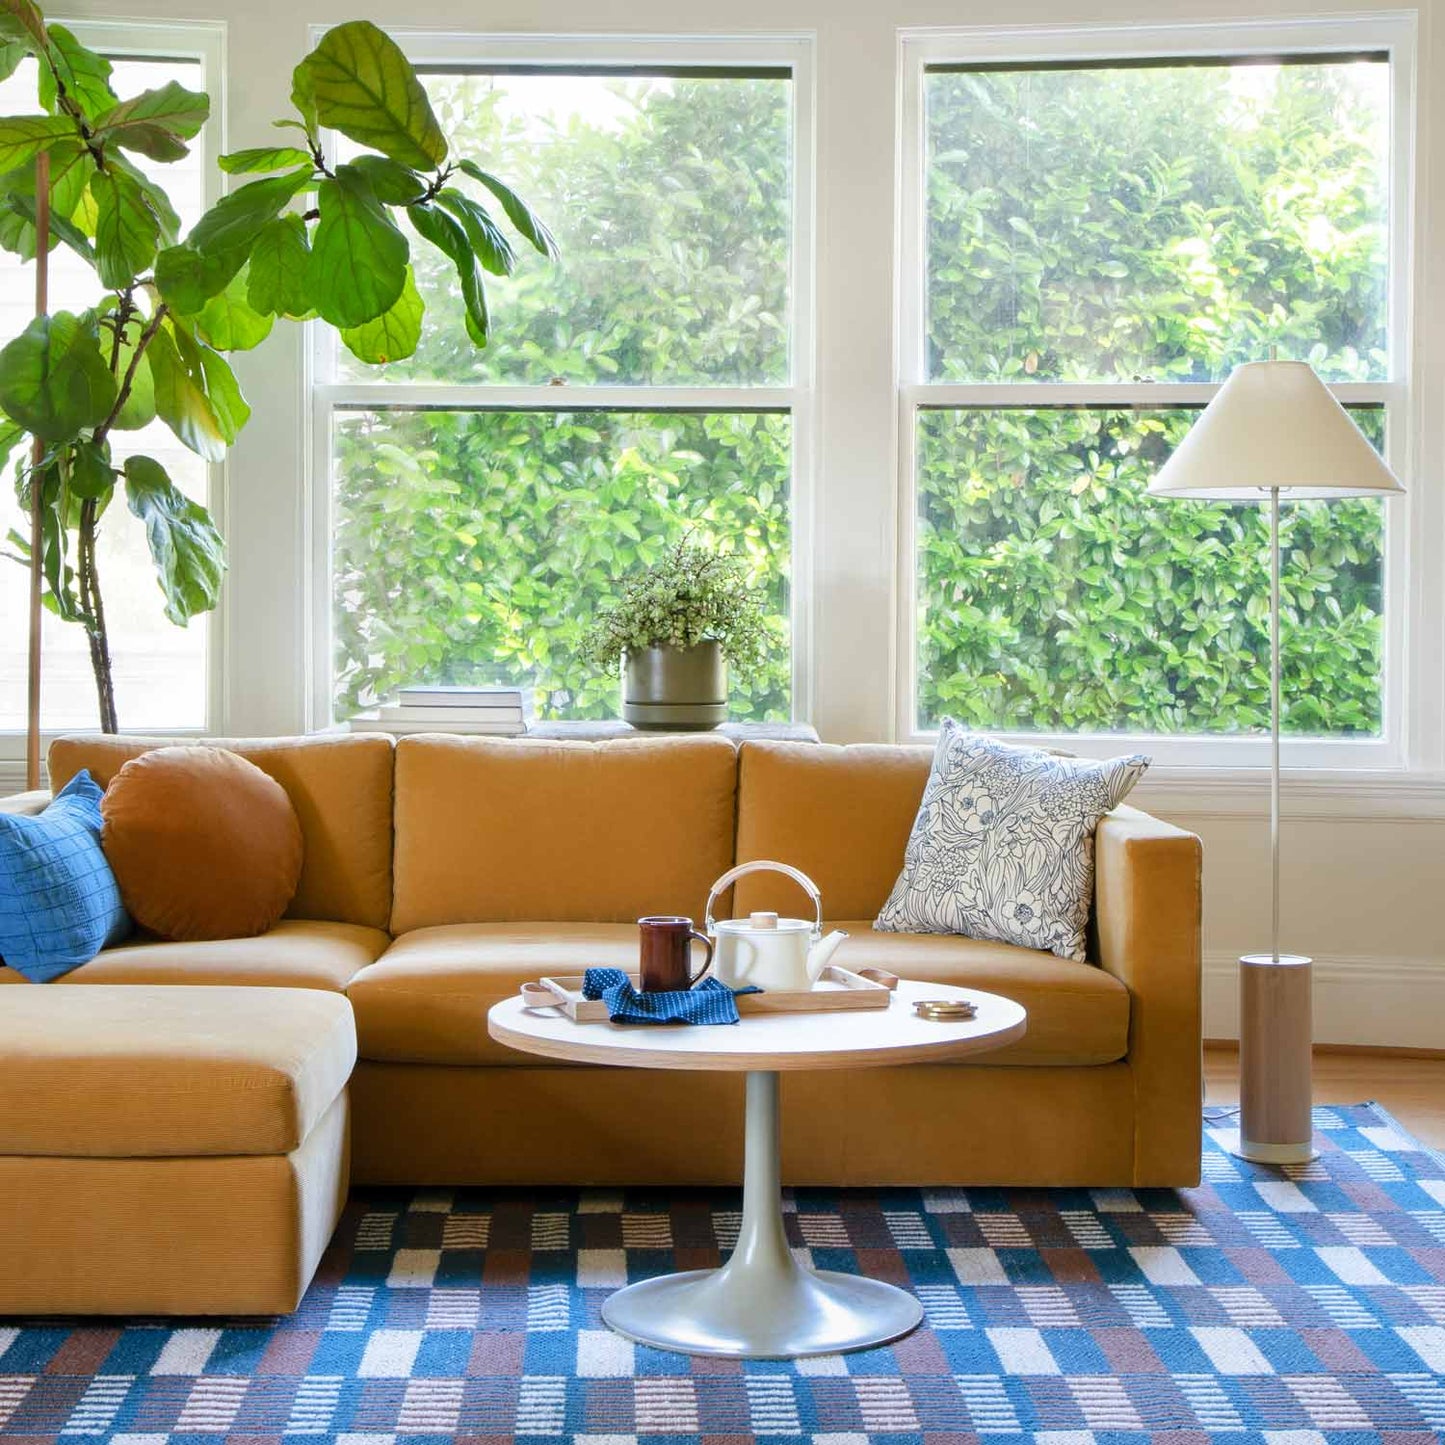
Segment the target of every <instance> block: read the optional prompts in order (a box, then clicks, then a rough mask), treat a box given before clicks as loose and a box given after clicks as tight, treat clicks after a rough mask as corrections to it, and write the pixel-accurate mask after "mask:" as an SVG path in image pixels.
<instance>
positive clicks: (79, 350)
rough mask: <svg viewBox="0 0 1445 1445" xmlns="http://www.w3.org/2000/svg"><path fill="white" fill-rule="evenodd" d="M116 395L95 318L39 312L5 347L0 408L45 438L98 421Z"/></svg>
mask: <svg viewBox="0 0 1445 1445" xmlns="http://www.w3.org/2000/svg"><path fill="white" fill-rule="evenodd" d="M115 396H116V386H115V378H114V377H113V376H112V375H111V374H110V367H109V366H107V365H106V360H105V357H104V356H103V355H102V354H101V350H100V333H99V330H98V328H97V325H96V322H95V320H94V318H93V317H87V318H82V317H79V316H73V315H72V314H71V313H70V312H68V311H56V312H54V313H52V314H51V315H49V316H37V317H36V318H35V320H33V321H32V322H31V323H30V325H29V326H27V327H26V328H25V330H24V331H22V332H21V333H20V335H19V336H17V337H16V338H15V340H14V341H12V342H11V343H10V344H9V345H8V346H7V347H5V348H4V350H3V351H0V407H3V408H4V409H5V412H6V414H7V415H8V416H10V417H11V418H12V419H13V420H15V421H17V422H19V423H20V425H21V426H23V427H24V428H25V430H26V431H28V432H30V433H31V435H33V436H38V437H40V438H42V439H43V440H45V441H49V442H61V441H68V440H69V439H70V438H71V437H74V436H75V435H77V434H78V433H79V432H80V431H81V430H82V429H84V428H86V427H94V426H99V425H100V423H101V422H102V421H104V420H105V418H106V416H107V414H108V413H109V411H110V409H111V407H112V406H113V405H114V404H115Z"/></svg>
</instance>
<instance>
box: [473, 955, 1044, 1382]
mask: <svg viewBox="0 0 1445 1445" xmlns="http://www.w3.org/2000/svg"><path fill="white" fill-rule="evenodd" d="M920 998H967V999H970V1000H972V1001H973V1002H974V1003H975V1004H976V1005H977V1006H978V1014H977V1017H976V1018H973V1019H971V1020H968V1021H966V1022H950V1023H935V1022H932V1021H930V1020H927V1019H922V1018H919V1017H918V1016H917V1015H916V1014H915V1013H914V1011H913V1003H914V1001H915V1000H916V999H920ZM1025 1021H1026V1016H1025V1013H1024V1010H1023V1008H1022V1007H1021V1006H1020V1005H1019V1004H1016V1003H1014V1002H1013V1001H1012V1000H1011V999H1006V998H1000V997H999V996H998V995H997V994H991V993H982V992H980V991H979V990H978V989H971V988H970V989H961V988H951V987H949V986H948V985H946V984H936V983H927V984H925V983H912V982H909V981H907V980H904V981H903V982H901V983H900V984H899V985H898V990H897V992H896V993H895V994H894V995H893V998H892V999H891V1001H890V1004H889V1007H888V1008H886V1009H868V1010H863V1009H859V1010H856V1011H850V1012H837V1013H811V1014H789V1013H778V1014H753V1015H749V1016H747V1017H745V1018H743V1020H742V1021H741V1022H740V1023H738V1024H736V1025H720V1026H709V1025H694V1024H685V1025H679V1024H668V1025H661V1024H657V1025H653V1024H642V1025H637V1024H632V1025H626V1024H612V1023H607V1022H601V1023H584V1024H578V1023H573V1022H572V1021H571V1020H570V1019H569V1018H567V1017H566V1016H565V1015H563V1014H562V1013H561V1012H560V1011H559V1010H557V1009H552V1008H543V1009H532V1008H528V1007H527V1006H526V1005H525V1004H524V1003H523V1002H522V1000H521V998H520V997H518V998H511V999H505V1000H503V1002H501V1003H499V1004H496V1005H495V1006H494V1007H493V1008H492V1010H491V1012H490V1013H489V1014H488V1015H487V1030H488V1032H489V1033H490V1034H491V1036H492V1037H493V1038H494V1039H496V1040H498V1041H499V1042H501V1043H504V1044H509V1045H510V1046H511V1047H512V1048H514V1049H521V1050H523V1051H524V1052H525V1053H529V1054H538V1055H540V1056H541V1057H543V1058H548V1059H568V1060H572V1061H574V1062H577V1063H587V1064H612V1065H616V1066H620V1067H623V1068H633V1069H741V1070H746V1072H747V1076H748V1079H747V1134H746V1149H745V1156H744V1165H743V1218H742V1226H741V1228H740V1229H739V1232H738V1242H737V1247H736V1248H735V1249H734V1250H733V1252H732V1255H731V1257H730V1258H729V1259H728V1262H727V1263H726V1264H725V1265H723V1266H722V1268H721V1269H700V1270H690V1271H688V1272H686V1273H684V1274H671V1275H662V1276H660V1277H659V1278H656V1279H647V1280H642V1281H641V1282H640V1283H638V1284H632V1285H628V1286H627V1288H625V1289H622V1290H619V1291H618V1292H617V1293H616V1294H614V1295H613V1296H612V1297H611V1298H610V1299H609V1300H608V1301H607V1303H606V1304H604V1305H603V1307H602V1318H603V1319H604V1320H605V1321H606V1322H607V1323H608V1324H609V1325H610V1326H611V1327H612V1328H613V1329H614V1330H616V1331H617V1332H618V1334H621V1335H626V1336H627V1337H628V1338H629V1339H632V1340H636V1341H638V1343H640V1344H644V1345H651V1346H653V1347H654V1348H655V1349H660V1350H679V1351H681V1352H682V1353H683V1354H688V1355H728V1356H734V1357H741V1358H746V1359H774V1360H776V1359H796V1358H798V1357H800V1356H803V1355H831V1354H837V1353H840V1352H841V1351H844V1350H864V1349H869V1348H871V1347H873V1346H875V1345H884V1344H887V1343H888V1342H889V1341H890V1340H896V1339H898V1338H899V1337H900V1336H902V1335H906V1334H907V1333H908V1332H909V1331H910V1330H912V1329H914V1328H916V1327H917V1325H918V1324H919V1322H920V1321H921V1320H922V1318H923V1309H922V1307H921V1306H920V1305H919V1303H918V1301H917V1300H916V1299H914V1297H913V1296H912V1295H910V1294H907V1293H906V1292H905V1291H903V1290H901V1289H898V1288H896V1287H895V1286H893V1285H891V1284H886V1283H884V1282H883V1281H882V1280H876V1279H865V1278H861V1277H859V1276H857V1275H851V1274H840V1273H838V1272H836V1271H834V1270H813V1269H809V1268H807V1267H806V1266H804V1265H801V1264H799V1263H798V1262H797V1260H795V1259H794V1258H793V1254H792V1251H791V1250H790V1249H789V1248H788V1241H787V1236H786V1234H785V1233H784V1230H783V1210H782V1189H781V1181H780V1177H779V1162H778V1074H779V1073H780V1072H781V1071H782V1070H784V1069H847V1068H858V1067H860V1066H870V1067H872V1066H882V1065H887V1064H917V1063H926V1062H928V1061H930V1060H934V1059H937V1060H944V1059H956V1058H961V1057H962V1056H963V1055H965V1054H975V1053H983V1052H984V1051H985V1050H988V1049H996V1048H999V1047H1000V1046H1001V1045H1003V1044H1006V1043H1009V1042H1011V1041H1012V1040H1013V1039H1016V1038H1018V1037H1020V1035H1022V1034H1023V1032H1024V1028H1025ZM959 1127H960V1128H962V1127H964V1121H963V1120H960V1121H959Z"/></svg>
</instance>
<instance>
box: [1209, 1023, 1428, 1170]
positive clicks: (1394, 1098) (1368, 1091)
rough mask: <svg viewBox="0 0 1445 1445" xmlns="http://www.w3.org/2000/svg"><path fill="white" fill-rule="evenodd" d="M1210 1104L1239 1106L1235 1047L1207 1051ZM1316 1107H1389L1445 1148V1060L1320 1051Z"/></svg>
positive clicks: (1409, 1125) (1404, 1122)
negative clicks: (1333, 1105)
mask: <svg viewBox="0 0 1445 1445" xmlns="http://www.w3.org/2000/svg"><path fill="white" fill-rule="evenodd" d="M1204 1081H1205V1105H1206V1107H1208V1106H1210V1105H1220V1104H1235V1103H1238V1102H1239V1055H1238V1053H1237V1052H1236V1051H1235V1049H1234V1047H1233V1046H1232V1045H1223V1044H1220V1045H1215V1044H1210V1045H1208V1046H1207V1047H1206V1048H1205V1050H1204ZM1314 1095H1315V1103H1316V1104H1362V1103H1364V1102H1365V1101H1366V1100H1373V1101H1374V1102H1375V1103H1377V1104H1383V1105H1384V1106H1385V1108H1387V1109H1388V1110H1389V1111H1390V1113H1392V1114H1393V1115H1394V1116H1395V1118H1396V1119H1398V1120H1399V1122H1400V1123H1401V1124H1402V1125H1403V1126H1404V1127H1405V1128H1406V1129H1408V1130H1409V1131H1410V1133H1412V1134H1413V1135H1414V1136H1415V1137H1416V1138H1417V1139H1423V1140H1424V1141H1425V1143H1427V1144H1431V1145H1433V1146H1434V1147H1435V1148H1437V1149H1445V1058H1410V1057H1402V1056H1400V1055H1398V1054H1366V1053H1343V1054H1337V1053H1324V1052H1319V1051H1317V1052H1316V1053H1315V1066H1314Z"/></svg>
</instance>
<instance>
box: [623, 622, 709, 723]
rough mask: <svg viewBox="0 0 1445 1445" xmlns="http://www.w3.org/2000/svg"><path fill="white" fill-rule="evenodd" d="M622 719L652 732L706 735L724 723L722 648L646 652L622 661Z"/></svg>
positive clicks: (702, 646)
mask: <svg viewBox="0 0 1445 1445" xmlns="http://www.w3.org/2000/svg"><path fill="white" fill-rule="evenodd" d="M622 717H623V720H624V721H626V722H629V723H631V724H632V726H633V727H635V728H641V729H643V730H644V731H647V730H652V731H656V732H705V731H707V729H708V728H715V727H717V726H718V724H719V723H725V722H726V721H727V720H728V669H727V663H726V662H724V661H723V655H722V646H721V644H719V643H716V642H699V643H698V644H697V645H696V646H695V647H649V648H646V649H645V650H644V651H642V652H629V653H627V654H626V656H625V657H624V658H623V670H622Z"/></svg>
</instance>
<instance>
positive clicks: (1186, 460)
mask: <svg viewBox="0 0 1445 1445" xmlns="http://www.w3.org/2000/svg"><path fill="white" fill-rule="evenodd" d="M1403 490H1404V488H1402V487H1401V485H1400V483H1399V482H1398V481H1397V480H1396V479H1395V476H1394V474H1393V473H1392V472H1391V471H1390V469H1389V467H1387V466H1386V465H1385V463H1384V462H1383V461H1382V460H1381V459H1380V456H1379V453H1377V452H1376V451H1375V449H1374V448H1373V447H1372V446H1371V445H1370V443H1369V442H1368V441H1367V440H1366V439H1365V437H1364V434H1363V433H1362V432H1361V431H1360V429H1359V428H1358V427H1357V426H1356V425H1355V424H1354V422H1352V421H1351V420H1350V418H1349V416H1348V414H1347V413H1346V412H1345V409H1344V408H1343V407H1342V406H1341V405H1340V404H1339V402H1337V401H1336V400H1335V399H1334V397H1333V396H1331V395H1330V392H1329V390H1328V388H1327V387H1326V386H1325V384H1324V383H1323V382H1322V381H1321V380H1320V379H1319V377H1318V376H1316V375H1315V373H1314V370H1313V369H1312V368H1311V367H1310V366H1309V365H1308V364H1307V363H1305V362H1303V361H1256V362H1251V363H1249V364H1248V365H1245V366H1241V367H1238V368H1237V369H1236V370H1235V372H1234V374H1233V375H1232V376H1231V377H1230V378H1229V380H1228V381H1226V382H1225V384H1224V385H1223V386H1222V387H1221V388H1220V389H1219V392H1218V394H1217V395H1216V396H1215V398H1214V400H1213V401H1211V402H1210V403H1209V405H1208V406H1207V407H1205V409H1204V411H1203V412H1202V413H1201V414H1200V417H1199V419H1198V420H1197V421H1196V422H1195V423H1194V425H1193V426H1192V427H1191V428H1190V429H1189V432H1188V434H1187V435H1186V436H1185V438H1184V440H1183V441H1182V442H1181V443H1180V444H1179V446H1178V447H1177V448H1176V449H1175V452H1174V454H1173V455H1172V456H1171V457H1170V458H1169V460H1168V461H1167V462H1165V464H1164V465H1163V466H1162V467H1161V468H1160V469H1159V472H1158V474H1157V475H1156V476H1155V478H1154V480H1153V481H1152V482H1151V483H1150V484H1149V491H1150V493H1151V494H1152V495H1154V496H1182V497H1195V498H1198V499H1200V500H1206V499H1207V500H1211V501H1254V500H1258V499H1259V498H1260V496H1261V494H1264V495H1265V496H1267V498H1268V502H1269V684H1270V686H1269V741H1270V751H1269V846H1270V890H1271V892H1270V898H1271V905H1272V907H1271V916H1270V951H1269V952H1268V953H1247V954H1245V955H1244V957H1242V958H1241V959H1240V960H1239V1090H1240V1092H1239V1142H1238V1146H1237V1149H1236V1151H1235V1152H1236V1153H1238V1154H1239V1155H1240V1156H1241V1157H1243V1158H1245V1159H1252V1160H1255V1161H1256V1162H1258V1163H1265V1164H1299V1163H1303V1162H1305V1161H1306V1160H1309V1159H1313V1158H1314V1156H1315V1149H1314V1142H1313V1137H1312V1130H1311V1128H1310V1049H1311V1044H1312V1041H1313V1028H1312V1020H1311V1017H1310V1008H1311V1002H1310V960H1309V959H1308V958H1304V957H1302V956H1301V955H1299V954H1291V953H1281V952H1280V951H1279V712H1280V707H1279V699H1280V682H1279V504H1280V494H1281V493H1282V492H1283V493H1285V494H1287V497H1288V499H1289V500H1291V501H1303V500H1307V499H1309V500H1319V501H1335V500H1338V499H1340V498H1344V497H1368V496H1380V495H1387V494H1389V493H1392V492H1400V491H1403Z"/></svg>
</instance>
